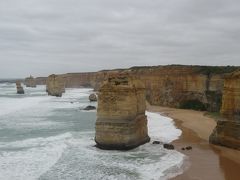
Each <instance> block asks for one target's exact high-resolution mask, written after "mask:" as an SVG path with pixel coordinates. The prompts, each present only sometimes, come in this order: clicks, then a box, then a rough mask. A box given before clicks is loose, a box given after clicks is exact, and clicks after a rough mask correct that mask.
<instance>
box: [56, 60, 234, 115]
mask: <svg viewBox="0 0 240 180" xmlns="http://www.w3.org/2000/svg"><path fill="white" fill-rule="evenodd" d="M236 69H237V67H230V66H229V67H227V66H226V67H221V66H220V67H210V66H185V65H168V66H152V67H132V68H129V69H116V70H104V71H99V72H89V73H68V74H61V75H58V76H60V77H62V78H63V79H64V82H65V87H66V88H71V87H92V88H94V89H95V90H96V91H97V90H99V87H100V86H101V85H102V83H103V81H104V80H105V79H107V78H108V76H111V75H117V74H126V76H128V75H132V76H135V77H137V78H138V79H139V80H141V81H142V82H143V83H144V84H145V87H146V99H147V100H148V101H149V103H150V104H152V105H160V106H168V107H175V108H186V109H196V110H208V111H217V112H218V111H220V107H221V102H222V93H223V84H224V74H225V73H229V72H233V71H234V70H236Z"/></svg>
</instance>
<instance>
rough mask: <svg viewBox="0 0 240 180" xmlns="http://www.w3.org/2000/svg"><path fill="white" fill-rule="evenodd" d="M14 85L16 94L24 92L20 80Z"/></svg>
mask: <svg viewBox="0 0 240 180" xmlns="http://www.w3.org/2000/svg"><path fill="white" fill-rule="evenodd" d="M16 87H17V94H24V89H23V87H22V85H21V82H20V81H17V82H16Z"/></svg>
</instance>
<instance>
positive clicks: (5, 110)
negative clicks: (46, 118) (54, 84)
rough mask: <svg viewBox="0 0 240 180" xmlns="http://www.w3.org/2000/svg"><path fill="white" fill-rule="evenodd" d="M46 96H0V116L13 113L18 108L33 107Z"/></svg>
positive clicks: (18, 109)
mask: <svg viewBox="0 0 240 180" xmlns="http://www.w3.org/2000/svg"><path fill="white" fill-rule="evenodd" d="M45 99H46V97H45V98H44V97H26V98H5V97H3V98H1V101H0V109H1V111H0V116H2V115H6V114H10V113H15V112H17V111H20V110H24V109H29V108H33V107H34V106H36V105H37V104H39V103H40V102H42V101H44V100H45Z"/></svg>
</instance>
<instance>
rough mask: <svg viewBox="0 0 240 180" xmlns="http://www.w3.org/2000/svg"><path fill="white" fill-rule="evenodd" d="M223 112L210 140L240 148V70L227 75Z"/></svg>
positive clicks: (214, 142)
mask: <svg viewBox="0 0 240 180" xmlns="http://www.w3.org/2000/svg"><path fill="white" fill-rule="evenodd" d="M221 114H222V116H223V117H224V118H225V120H219V121H218V122H217V126H216V128H215V129H214V131H213V133H212V135H211V136H210V138H209V140H210V142H211V143H213V144H217V145H222V146H227V147H230V148H235V149H240V71H236V72H234V73H232V74H230V75H228V76H226V78H225V81H224V91H223V99H222V108H221Z"/></svg>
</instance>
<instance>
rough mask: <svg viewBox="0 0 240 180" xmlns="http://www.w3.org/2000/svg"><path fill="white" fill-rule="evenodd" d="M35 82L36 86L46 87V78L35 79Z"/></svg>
mask: <svg viewBox="0 0 240 180" xmlns="http://www.w3.org/2000/svg"><path fill="white" fill-rule="evenodd" d="M35 82H36V85H46V83H47V77H36V78H35Z"/></svg>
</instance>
